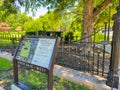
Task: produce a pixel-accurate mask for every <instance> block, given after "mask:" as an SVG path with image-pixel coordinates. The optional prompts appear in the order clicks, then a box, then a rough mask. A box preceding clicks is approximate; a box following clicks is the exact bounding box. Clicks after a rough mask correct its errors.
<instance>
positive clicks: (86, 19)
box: [81, 0, 112, 42]
mask: <svg viewBox="0 0 120 90" xmlns="http://www.w3.org/2000/svg"><path fill="white" fill-rule="evenodd" d="M93 1H94V0H85V1H84V3H85V5H84V12H83V30H82V35H81V41H82V42H92V31H93V26H94V24H95V23H94V21H95V19H97V16H98V15H99V14H100V13H101V11H103V10H104V9H105V7H106V6H108V5H109V4H110V3H111V1H112V0H104V1H103V3H102V4H101V5H100V6H99V7H96V8H94V7H93Z"/></svg>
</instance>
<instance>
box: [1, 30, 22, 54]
mask: <svg viewBox="0 0 120 90" xmlns="http://www.w3.org/2000/svg"><path fill="white" fill-rule="evenodd" d="M20 38H21V34H11V33H9V32H0V51H1V52H2V51H7V52H10V53H12V54H14V52H15V49H16V47H17V45H18V43H19V39H20Z"/></svg>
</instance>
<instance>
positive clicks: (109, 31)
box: [107, 4, 112, 41]
mask: <svg viewBox="0 0 120 90" xmlns="http://www.w3.org/2000/svg"><path fill="white" fill-rule="evenodd" d="M111 5H112V4H110V6H109V19H108V35H107V41H109V40H110V38H109V37H110V19H111Z"/></svg>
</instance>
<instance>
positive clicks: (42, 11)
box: [21, 7, 48, 19]
mask: <svg viewBox="0 0 120 90" xmlns="http://www.w3.org/2000/svg"><path fill="white" fill-rule="evenodd" d="M24 12H25V8H24V7H21V13H24ZM47 12H48V10H47V8H44V7H40V8H38V9H37V11H36V12H35V16H33V15H32V12H29V14H27V16H32V17H33V18H34V19H36V18H39V16H42V15H45V14H46V13H47Z"/></svg>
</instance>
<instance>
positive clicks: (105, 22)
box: [104, 22, 107, 41]
mask: <svg viewBox="0 0 120 90" xmlns="http://www.w3.org/2000/svg"><path fill="white" fill-rule="evenodd" d="M106 29H107V22H105V31H104V41H105V40H106Z"/></svg>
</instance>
